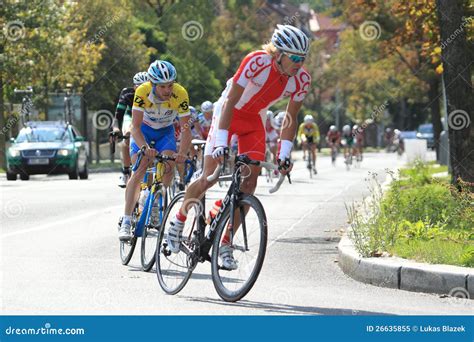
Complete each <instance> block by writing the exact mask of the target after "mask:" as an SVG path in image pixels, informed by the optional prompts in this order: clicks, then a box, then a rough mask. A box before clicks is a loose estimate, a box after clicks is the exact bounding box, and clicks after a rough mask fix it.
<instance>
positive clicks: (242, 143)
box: [222, 127, 265, 244]
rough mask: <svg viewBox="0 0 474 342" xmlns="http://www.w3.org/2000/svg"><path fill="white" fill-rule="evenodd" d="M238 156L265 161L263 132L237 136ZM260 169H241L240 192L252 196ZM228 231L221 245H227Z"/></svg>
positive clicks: (237, 218) (237, 223)
mask: <svg viewBox="0 0 474 342" xmlns="http://www.w3.org/2000/svg"><path fill="white" fill-rule="evenodd" d="M239 154H247V155H248V156H249V158H251V159H253V160H260V161H264V160H265V131H264V130H263V127H262V131H260V130H259V131H252V132H249V133H248V134H242V135H239ZM260 171H261V167H260V166H255V165H249V167H248V168H247V167H245V168H243V171H242V184H241V185H240V190H241V191H242V192H243V193H246V194H254V193H255V189H256V188H257V180H258V175H259V174H260ZM248 210H249V208H248V207H244V213H245V214H246V213H247V212H248ZM240 223H241V221H240V212H237V211H236V212H235V213H234V228H233V229H234V233H235V232H237V230H238V229H239V227H240ZM229 240H230V229H229V227H227V229H226V232H225V233H224V234H223V237H222V243H223V244H228V243H229V242H230V241H229Z"/></svg>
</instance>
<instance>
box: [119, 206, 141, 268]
mask: <svg viewBox="0 0 474 342" xmlns="http://www.w3.org/2000/svg"><path fill="white" fill-rule="evenodd" d="M138 217H139V216H138V203H137V204H136V205H135V209H133V213H132V222H131V223H132V224H131V228H130V234H131V235H132V238H131V240H129V241H120V259H121V260H122V265H128V263H129V262H130V260H131V259H132V256H133V252H134V251H135V246H136V245H137V237H136V236H135V227H136V226H137V222H138Z"/></svg>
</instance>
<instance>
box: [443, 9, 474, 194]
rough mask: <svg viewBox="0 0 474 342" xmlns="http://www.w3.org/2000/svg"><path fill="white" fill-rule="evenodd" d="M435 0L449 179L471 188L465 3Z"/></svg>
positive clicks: (472, 130) (473, 129)
mask: <svg viewBox="0 0 474 342" xmlns="http://www.w3.org/2000/svg"><path fill="white" fill-rule="evenodd" d="M436 3H437V6H438V7H437V9H438V13H439V15H438V17H439V26H440V30H441V41H442V42H443V45H442V46H443V49H442V60H443V77H444V82H445V84H446V97H447V105H448V113H449V114H448V126H449V145H450V146H449V147H450V148H449V153H450V159H451V160H450V161H451V168H452V180H453V182H456V181H459V179H462V180H463V181H465V182H469V183H470V187H471V189H474V124H473V113H474V97H473V96H472V80H471V76H472V74H471V64H472V46H471V48H470V49H468V45H467V38H466V29H467V28H466V26H469V23H468V22H466V20H467V19H466V18H465V17H464V14H465V12H466V8H467V4H466V2H465V1H461V0H455V1H452V0H436ZM471 39H472V37H471Z"/></svg>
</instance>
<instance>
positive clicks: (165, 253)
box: [156, 192, 203, 295]
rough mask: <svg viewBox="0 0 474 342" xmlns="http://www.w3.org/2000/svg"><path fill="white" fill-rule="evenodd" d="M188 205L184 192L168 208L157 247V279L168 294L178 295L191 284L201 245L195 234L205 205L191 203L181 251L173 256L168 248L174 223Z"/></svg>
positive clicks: (196, 202) (197, 202)
mask: <svg viewBox="0 0 474 342" xmlns="http://www.w3.org/2000/svg"><path fill="white" fill-rule="evenodd" d="M182 205H184V192H180V193H178V194H177V195H176V196H175V197H174V198H173V200H172V201H171V202H170V204H169V205H168V207H167V209H166V211H165V214H164V216H163V222H162V224H161V228H160V231H159V236H158V241H157V246H156V276H157V277H158V282H159V284H160V286H161V288H162V289H163V291H165V292H166V293H167V294H171V295H174V294H177V293H178V292H179V291H181V290H182V289H183V288H184V286H185V285H186V283H187V282H188V280H189V278H190V277H191V274H192V272H193V270H194V268H195V266H196V263H197V260H196V258H195V257H194V255H195V254H194V253H193V252H195V251H196V247H197V244H196V243H195V241H194V234H193V231H194V230H195V229H196V228H197V227H196V224H197V221H198V218H199V215H200V214H201V212H202V210H203V209H202V206H201V202H199V201H195V202H193V201H190V202H189V203H187V205H186V206H187V207H188V215H187V219H186V222H185V225H184V229H183V233H182V242H181V249H180V251H179V252H178V253H173V252H171V251H170V250H169V248H168V243H167V236H168V230H169V228H170V222H171V220H173V219H174V218H175V217H176V214H177V213H178V211H179V209H180V208H181V206H182Z"/></svg>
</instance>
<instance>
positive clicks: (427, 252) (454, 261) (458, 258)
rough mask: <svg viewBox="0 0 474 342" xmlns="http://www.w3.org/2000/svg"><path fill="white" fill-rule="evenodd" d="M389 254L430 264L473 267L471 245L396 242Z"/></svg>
mask: <svg viewBox="0 0 474 342" xmlns="http://www.w3.org/2000/svg"><path fill="white" fill-rule="evenodd" d="M389 252H390V253H393V254H395V255H397V256H399V257H401V258H406V259H412V260H415V261H418V262H427V263H430V264H447V265H458V266H467V267H474V250H473V247H472V245H471V246H469V245H462V244H460V243H456V242H452V241H443V240H439V239H434V240H428V241H425V240H412V241H404V240H401V241H397V242H396V243H395V245H394V246H393V247H391V248H389Z"/></svg>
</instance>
